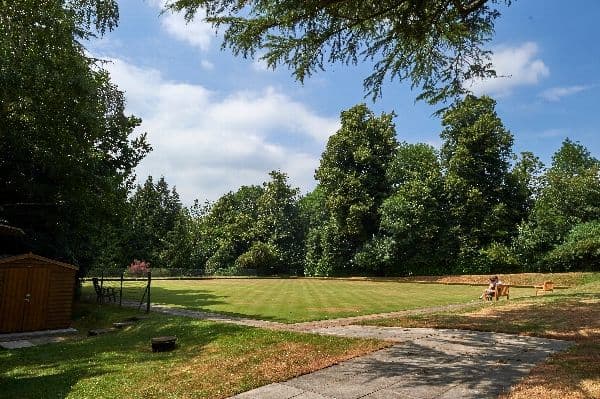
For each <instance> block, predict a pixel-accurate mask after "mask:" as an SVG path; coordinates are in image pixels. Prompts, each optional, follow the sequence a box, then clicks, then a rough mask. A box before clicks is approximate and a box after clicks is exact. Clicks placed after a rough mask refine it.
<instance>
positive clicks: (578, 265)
mask: <svg viewBox="0 0 600 399" xmlns="http://www.w3.org/2000/svg"><path fill="white" fill-rule="evenodd" d="M540 263H541V264H540V266H541V267H542V268H543V269H544V270H545V271H552V272H563V271H564V272H567V271H574V270H580V271H600V221H594V222H588V223H581V224H578V225H577V226H575V227H574V228H573V229H572V230H571V231H570V232H569V234H568V235H567V238H566V239H565V241H564V242H563V243H562V244H560V245H558V246H557V247H555V248H554V249H553V250H551V251H550V252H548V253H547V254H546V255H545V256H544V257H543V259H542V261H541V262H540Z"/></svg>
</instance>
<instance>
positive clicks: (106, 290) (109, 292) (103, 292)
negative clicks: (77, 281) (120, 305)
mask: <svg viewBox="0 0 600 399" xmlns="http://www.w3.org/2000/svg"><path fill="white" fill-rule="evenodd" d="M92 283H93V284H94V290H95V291H96V302H98V303H101V302H104V298H107V299H108V301H109V302H110V300H111V298H112V301H113V302H117V292H116V291H115V289H114V288H113V287H100V283H99V282H98V278H97V277H94V278H92Z"/></svg>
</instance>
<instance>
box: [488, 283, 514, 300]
mask: <svg viewBox="0 0 600 399" xmlns="http://www.w3.org/2000/svg"><path fill="white" fill-rule="evenodd" d="M502 296H505V297H506V299H507V300H508V299H509V296H510V285H509V284H498V285H496V287H495V288H494V291H493V292H492V293H491V295H485V294H484V295H483V300H484V301H486V300H487V301H493V300H494V298H496V301H497V300H499V299H500V297H502Z"/></svg>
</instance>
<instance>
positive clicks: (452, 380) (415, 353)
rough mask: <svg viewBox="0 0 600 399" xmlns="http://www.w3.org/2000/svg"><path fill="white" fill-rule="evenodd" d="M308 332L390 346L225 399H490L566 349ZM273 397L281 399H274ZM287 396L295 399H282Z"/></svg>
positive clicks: (393, 331)
mask: <svg viewBox="0 0 600 399" xmlns="http://www.w3.org/2000/svg"><path fill="white" fill-rule="evenodd" d="M310 332H313V333H319V334H329V335H338V336H345V337H368V338H374V337H376V338H380V339H387V340H389V341H393V342H395V345H394V346H392V347H389V348H386V349H382V350H380V351H377V352H374V353H371V354H369V355H367V356H363V357H360V358H355V359H352V360H349V361H347V362H343V363H341V364H338V365H335V366H331V367H328V368H325V369H323V370H319V371H316V372H314V373H311V374H306V375H303V376H300V377H296V378H293V379H291V380H288V381H285V382H283V383H279V384H271V385H269V386H268V387H269V391H268V392H269V395H275V396H264V395H261V391H259V390H260V389H261V388H259V390H254V391H249V392H246V393H244V394H241V395H237V396H234V397H233V398H236V399H240V398H244V399H246V398H257V399H258V398H261V399H262V398H267V397H277V398H284V399H288V398H294V399H296V398H327V399H329V398H331V399H359V398H369V399H378V398H392V399H393V398H407V399H453V398H461V399H481V398H495V397H497V396H498V394H499V393H501V392H504V391H508V390H509V389H510V387H511V386H512V385H514V384H515V383H516V382H517V381H518V380H519V379H520V378H522V377H524V376H526V375H527V373H528V372H529V370H530V369H531V368H532V367H533V366H534V365H535V364H537V363H539V362H541V361H543V360H544V359H545V358H546V357H547V356H548V355H550V354H552V353H554V352H557V351H562V350H565V349H567V348H568V347H569V346H570V345H571V343H569V342H565V341H559V340H550V339H543V338H535V337H520V336H514V335H510V334H498V333H486V332H477V331H461V330H437V329H435V330H434V329H428V328H415V329H412V328H411V329H407V328H394V327H387V328H382V327H371V326H335V327H330V328H316V329H313V330H311V331H310ZM382 337H383V338H382ZM263 388H264V387H263ZM289 388H295V389H296V391H290V390H289ZM273 389H275V390H276V389H282V390H283V391H282V393H281V395H279V396H278V395H277V392H276V391H273ZM293 392H296V395H295V396H289V394H290V393H293ZM286 395H287V396H286ZM314 395H319V396H314Z"/></svg>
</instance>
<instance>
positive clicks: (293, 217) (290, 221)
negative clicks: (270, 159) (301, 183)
mask: <svg viewBox="0 0 600 399" xmlns="http://www.w3.org/2000/svg"><path fill="white" fill-rule="evenodd" d="M269 176H271V180H270V181H268V182H265V183H263V192H262V195H261V196H260V198H259V199H258V220H257V221H256V233H257V237H258V238H259V240H261V241H263V242H264V243H266V244H269V245H272V246H273V247H274V248H275V251H276V252H277V253H278V254H279V256H280V260H281V262H280V264H279V265H274V266H273V267H271V268H270V269H271V270H268V271H269V272H270V273H271V274H274V273H287V272H289V271H296V270H297V269H298V268H301V265H302V250H303V248H302V227H301V225H300V218H299V217H300V215H299V209H298V193H299V191H300V190H299V189H298V188H292V187H291V186H290V185H289V184H288V182H287V175H286V174H285V173H282V172H280V171H272V172H270V173H269Z"/></svg>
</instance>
